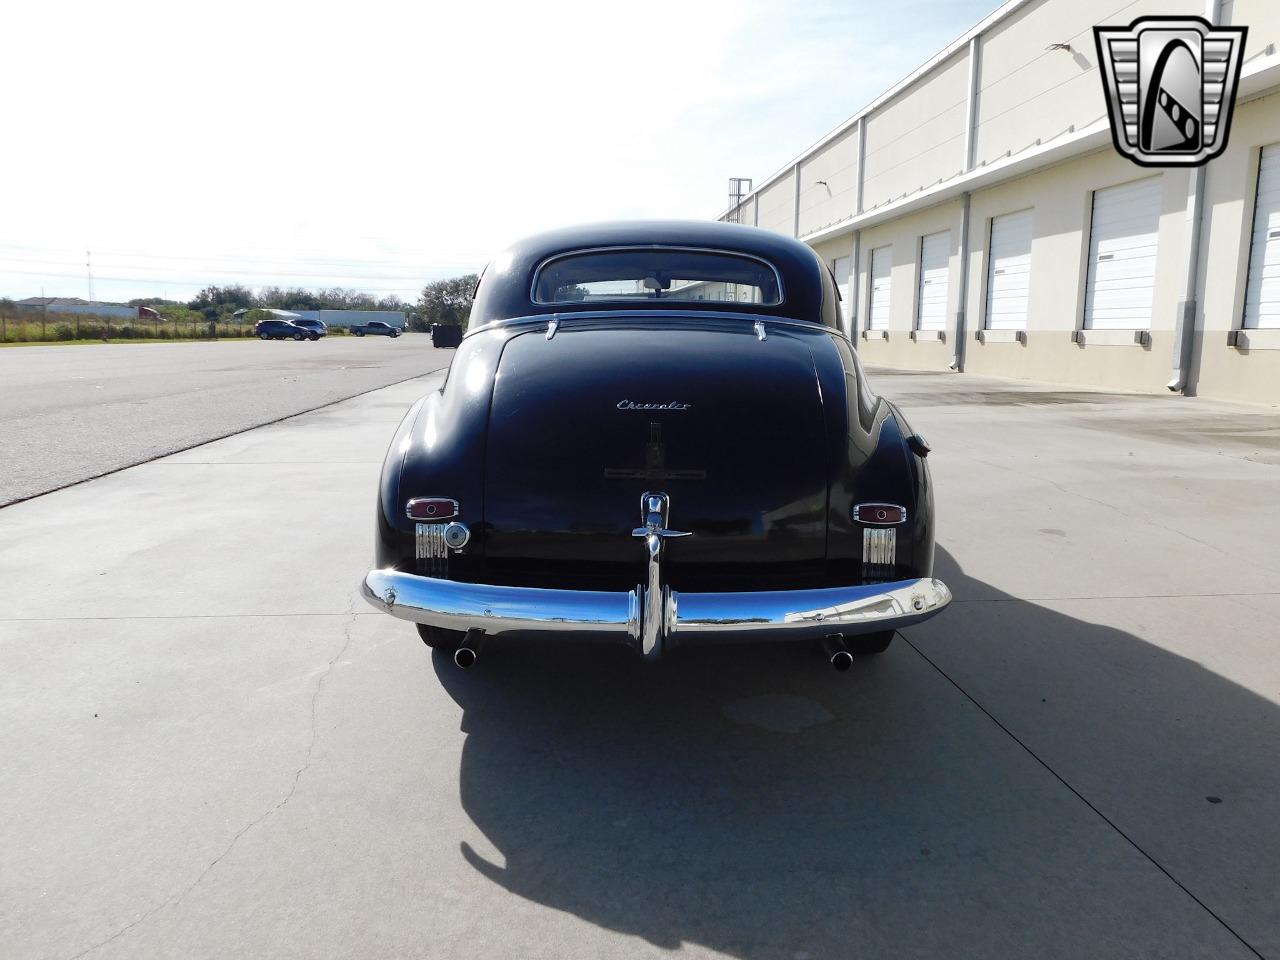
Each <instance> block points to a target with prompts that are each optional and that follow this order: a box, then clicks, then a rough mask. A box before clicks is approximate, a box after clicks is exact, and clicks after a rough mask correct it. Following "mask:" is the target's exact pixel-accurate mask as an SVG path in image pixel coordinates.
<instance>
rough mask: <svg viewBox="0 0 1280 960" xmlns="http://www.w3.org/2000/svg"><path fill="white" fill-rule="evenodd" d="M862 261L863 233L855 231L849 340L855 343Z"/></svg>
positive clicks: (850, 278) (850, 285)
mask: <svg viewBox="0 0 1280 960" xmlns="http://www.w3.org/2000/svg"><path fill="white" fill-rule="evenodd" d="M861 259H862V231H861V230H855V231H853V252H852V259H851V260H850V261H849V300H850V304H849V330H848V334H849V339H850V340H851V341H853V343H855V344H856V343H857V342H858V315H859V313H860V311H859V310H858V304H859V299H858V289H859V284H858V281H859V280H860V279H861V276H862V274H861V270H860V269H859V261H860V260H861Z"/></svg>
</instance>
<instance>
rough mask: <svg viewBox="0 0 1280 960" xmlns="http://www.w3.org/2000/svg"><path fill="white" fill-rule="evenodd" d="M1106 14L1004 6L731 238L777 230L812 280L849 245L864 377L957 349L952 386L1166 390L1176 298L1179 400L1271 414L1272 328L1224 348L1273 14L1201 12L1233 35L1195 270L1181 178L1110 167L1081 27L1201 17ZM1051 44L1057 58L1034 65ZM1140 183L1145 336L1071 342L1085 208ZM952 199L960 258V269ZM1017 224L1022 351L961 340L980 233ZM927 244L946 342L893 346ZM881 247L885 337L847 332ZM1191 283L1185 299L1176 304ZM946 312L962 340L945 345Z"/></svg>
mask: <svg viewBox="0 0 1280 960" xmlns="http://www.w3.org/2000/svg"><path fill="white" fill-rule="evenodd" d="M1116 6H1117V5H1116V3H1115V0H1026V2H1021V3H1019V2H1016V0H1015V2H1011V3H1008V4H1006V5H1005V7H1003V8H1001V9H1000V10H999V11H997V12H996V13H994V14H993V15H992V17H991V18H988V20H986V21H984V22H983V23H982V24H980V25H979V27H978V28H975V30H974V31H972V32H971V33H970V34H968V35H966V36H965V37H962V38H960V39H959V40H957V41H956V42H955V43H954V44H952V45H951V46H950V47H948V48H947V49H946V50H944V51H942V52H941V53H939V54H938V55H937V56H936V57H935V58H934V60H933V61H930V62H929V63H928V64H927V65H925V66H924V67H922V68H921V69H920V70H919V71H918V72H917V74H916V75H914V76H912V77H911V78H909V79H908V80H907V81H904V83H903V84H901V85H900V86H899V87H897V88H894V89H893V90H892V91H890V92H888V93H886V94H885V95H884V96H883V97H882V98H880V99H879V100H877V101H876V102H874V103H873V104H871V105H870V106H869V107H868V108H867V109H866V110H865V111H864V112H863V113H862V114H860V115H859V116H857V117H854V118H852V119H851V120H850V121H848V122H847V123H846V124H844V125H843V126H842V127H841V128H840V129H839V130H838V131H837V132H835V133H833V134H832V135H831V136H829V137H828V138H826V139H825V140H824V141H823V142H822V143H820V144H819V145H818V146H817V147H815V148H813V149H812V150H810V151H808V152H807V153H806V154H804V155H802V156H801V157H799V158H797V159H796V160H795V161H793V165H792V167H791V169H789V170H788V171H786V172H784V174H783V175H782V176H781V177H779V178H778V179H777V180H776V181H774V182H772V183H769V184H767V185H766V186H765V187H764V188H763V189H762V190H760V191H758V192H757V193H756V194H755V195H753V197H752V198H751V199H749V200H748V201H747V204H746V205H744V215H743V217H742V219H743V222H747V223H750V222H753V220H755V219H756V210H757V209H758V222H759V224H760V225H761V226H763V227H766V228H767V229H771V230H776V231H778V232H780V233H784V234H787V235H791V234H793V233H796V232H797V231H796V224H797V218H798V224H799V229H798V234H799V236H800V237H801V238H802V239H806V240H807V241H808V242H810V243H811V244H812V245H813V246H814V248H815V250H816V251H817V252H818V254H819V255H820V256H821V257H822V258H823V259H824V260H825V261H826V262H827V264H828V265H829V266H831V265H834V262H835V260H836V258H837V257H844V256H850V255H851V254H852V253H853V251H854V249H855V244H856V249H857V251H858V253H857V257H856V261H855V264H854V278H853V281H852V284H851V285H852V286H853V287H854V288H855V289H856V297H855V300H856V302H855V303H854V304H853V311H852V312H853V329H854V333H855V336H856V337H857V347H858V350H859V351H860V352H861V354H862V356H863V357H864V358H865V359H866V360H867V361H868V362H870V363H878V364H887V365H892V366H898V367H907V368H917V369H942V368H946V367H947V366H949V365H951V364H953V363H954V362H955V361H956V360H957V353H958V352H959V353H962V354H963V368H964V370H966V371H967V372H972V373H980V374H990V375H995V376H1005V377H1024V378H1029V379H1036V380H1046V381H1053V382H1060V383H1078V384H1083V385H1090V386H1098V387H1104V388H1110V389H1121V390H1137V391H1150V392H1162V391H1164V390H1165V389H1166V384H1168V383H1169V382H1170V381H1171V380H1174V379H1175V374H1176V373H1177V370H1176V367H1175V364H1176V360H1177V354H1176V351H1175V346H1176V344H1177V342H1178V340H1179V332H1178V327H1179V323H1180V321H1181V314H1182V308H1183V301H1184V298H1186V297H1188V296H1192V297H1197V293H1198V304H1197V306H1198V310H1197V315H1196V318H1195V323H1196V326H1195V331H1194V334H1193V342H1194V349H1193V354H1192V357H1191V359H1190V362H1189V363H1188V364H1187V365H1186V366H1185V368H1184V372H1185V373H1186V375H1187V388H1188V391H1189V392H1196V393H1199V394H1202V395H1205V396H1215V397H1223V398H1230V399H1239V400H1251V401H1255V402H1264V403H1270V404H1280V330H1274V331H1264V332H1262V333H1257V332H1254V333H1248V334H1246V335H1245V336H1237V335H1236V331H1239V329H1240V327H1241V322H1242V318H1243V313H1244V299H1245V288H1246V283H1247V280H1248V264H1249V254H1250V243H1251V239H1252V229H1253V216H1254V200H1255V193H1256V187H1257V177H1258V163H1259V154H1260V151H1261V149H1262V147H1263V146H1267V145H1272V144H1280V52H1278V51H1280V0H1226V2H1224V3H1223V4H1222V6H1221V16H1220V18H1219V21H1220V22H1221V23H1224V24H1235V25H1239V24H1247V25H1248V27H1249V37H1248V43H1247V47H1246V57H1245V62H1244V66H1243V68H1242V77H1243V79H1242V88H1241V89H1242V97H1243V99H1242V101H1241V102H1240V103H1239V105H1238V106H1237V108H1236V110H1235V116H1234V119H1233V123H1232V127H1231V131H1230V141H1229V147H1228V149H1227V150H1226V151H1225V152H1224V153H1223V154H1222V156H1220V157H1218V158H1217V159H1215V160H1213V161H1212V162H1211V163H1210V164H1209V165H1208V166H1207V167H1206V168H1205V172H1204V183H1205V188H1204V204H1203V207H1202V215H1201V217H1200V223H1201V224H1202V235H1201V244H1200V263H1199V264H1198V265H1196V264H1192V263H1191V260H1190V257H1191V246H1192V244H1191V239H1192V236H1193V230H1194V228H1193V219H1192V212H1193V211H1194V209H1195V208H1194V189H1193V185H1194V183H1195V177H1194V175H1193V174H1192V173H1191V172H1190V171H1188V170H1187V169H1185V168H1171V169H1164V170H1160V169H1149V168H1143V167H1139V166H1137V165H1135V164H1133V163H1131V162H1130V161H1129V160H1127V159H1125V158H1123V157H1121V156H1120V155H1119V154H1117V153H1116V151H1115V150H1114V148H1113V147H1112V145H1111V143H1110V140H1109V133H1108V132H1107V125H1106V119H1105V118H1106V103H1105V98H1104V94H1103V91H1102V86H1101V80H1100V76H1099V71H1098V64H1097V53H1096V50H1095V45H1094V40H1093V32H1092V30H1093V26H1094V25H1095V24H1126V23H1129V22H1131V21H1132V20H1133V19H1135V18H1137V17H1139V16H1145V15H1164V16H1168V15H1175V14H1183V15H1197V16H1203V15H1204V14H1205V13H1206V12H1207V5H1206V4H1205V3H1204V2H1202V0H1190V2H1188V0H1134V2H1132V3H1130V4H1129V5H1126V6H1124V7H1123V9H1120V10H1117V9H1116ZM1055 44H1068V45H1069V49H1051V47H1052V46H1053V45H1055ZM975 48H976V49H977V51H978V55H977V57H976V58H975V64H976V74H974V75H973V76H972V77H971V73H970V68H971V65H970V55H971V51H973V50H974V49H975ZM971 81H972V83H971ZM971 87H972V88H973V89H975V90H976V94H975V95H974V97H973V99H972V100H970V90H971ZM970 118H972V128H970V125H969V124H970ZM860 136H861V138H862V144H861V148H862V154H863V156H862V162H861V164H860V163H859V149H860V143H859V139H860ZM970 142H971V146H972V151H973V157H972V164H971V165H968V164H967V161H968V160H969V158H968V157H967V156H966V149H965V148H966V144H967V143H970ZM797 171H798V175H799V191H798V195H797V190H796V172H797ZM1148 177H1155V178H1158V180H1159V194H1160V214H1159V218H1158V227H1157V242H1156V265H1155V278H1154V285H1153V286H1154V294H1153V301H1152V309H1151V325H1150V329H1149V331H1147V332H1146V333H1145V334H1143V333H1142V332H1141V331H1132V330H1129V331H1126V330H1108V331H1096V332H1091V331H1088V330H1084V331H1083V333H1081V331H1082V327H1083V325H1084V322H1085V321H1084V316H1085V304H1086V285H1087V276H1088V269H1089V267H1088V264H1089V253H1090V248H1089V243H1090V236H1089V235H1090V226H1091V222H1092V207H1093V200H1094V195H1095V192H1096V191H1098V190H1102V189H1105V188H1108V187H1114V186H1119V185H1123V184H1127V183H1131V182H1134V181H1138V180H1142V179H1145V178H1148ZM859 185H861V191H862V200H863V202H862V206H861V209H859V205H858V195H859ZM966 191H967V194H968V202H969V246H968V250H969V252H968V256H967V257H965V258H964V261H965V262H963V263H962V256H961V248H960V243H961V224H962V209H963V204H964V197H965V192H966ZM747 207H749V208H750V209H751V216H750V217H748V216H747V215H746V213H745V209H746V208H747ZM1021 210H1030V211H1031V232H1032V239H1031V266H1030V275H1029V294H1028V316H1027V326H1026V331H1025V335H1024V336H1018V332H1016V331H1012V330H999V331H991V332H990V333H984V335H983V336H981V337H979V336H976V334H977V333H978V332H979V331H983V329H984V327H985V319H986V317H985V314H986V306H987V304H986V300H987V280H988V277H987V272H988V268H989V256H988V246H989V241H990V230H991V222H992V218H993V217H996V216H999V215H1001V214H1006V213H1013V212H1017V211H1021ZM940 230H949V231H951V246H952V249H953V253H952V256H951V262H950V269H949V273H948V277H949V279H948V301H947V314H946V324H947V326H946V329H945V331H943V332H942V335H941V336H939V335H938V334H937V333H934V332H931V331H919V332H917V334H916V335H915V336H914V337H913V331H914V328H915V326H916V318H917V315H918V313H917V311H918V307H919V304H918V299H919V272H920V243H921V238H922V237H923V236H925V235H928V234H933V233H936V232H938V231H940ZM886 246H887V247H889V248H890V249H891V251H892V267H891V271H890V290H891V295H890V308H889V319H888V329H887V330H885V331H883V332H881V331H878V330H877V331H866V330H865V328H866V326H867V315H868V303H869V300H870V297H871V282H870V259H871V254H872V251H873V250H876V249H879V248H882V247H886ZM1197 267H1198V273H1195V272H1194V271H1195V270H1196V269H1197ZM962 272H963V275H964V277H965V281H967V296H966V297H965V302H964V303H963V304H961V303H960V301H959V295H960V287H961V285H962ZM1192 275H1194V276H1199V277H1200V278H1201V280H1200V282H1201V286H1200V289H1199V291H1198V292H1197V291H1192V292H1191V293H1190V294H1189V293H1188V290H1187V278H1188V277H1189V276H1192ZM935 289H936V288H935ZM961 314H962V315H963V318H964V323H965V335H964V338H963V342H957V327H956V324H957V316H958V315H961ZM935 315H936V314H935ZM1136 334H1138V335H1137V336H1135V335H1136Z"/></svg>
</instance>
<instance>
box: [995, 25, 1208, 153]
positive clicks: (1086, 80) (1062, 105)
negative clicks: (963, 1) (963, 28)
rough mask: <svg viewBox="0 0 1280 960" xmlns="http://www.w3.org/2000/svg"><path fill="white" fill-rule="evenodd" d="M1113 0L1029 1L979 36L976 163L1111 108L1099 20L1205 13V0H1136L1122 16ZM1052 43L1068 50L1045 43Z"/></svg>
mask: <svg viewBox="0 0 1280 960" xmlns="http://www.w3.org/2000/svg"><path fill="white" fill-rule="evenodd" d="M1116 7H1117V4H1116V3H1115V0H1069V2H1053V0H1050V2H1041V3H1029V4H1026V5H1025V6H1023V7H1021V8H1019V9H1018V10H1016V11H1014V12H1013V13H1012V14H1011V15H1009V16H1008V17H1006V18H1004V19H1003V20H1000V21H999V22H998V23H996V24H995V25H994V26H992V28H991V29H990V30H989V31H987V32H986V33H984V34H983V35H982V38H981V40H980V41H979V45H980V47H981V51H982V52H981V56H980V62H981V65H982V67H981V74H980V82H979V85H978V123H977V132H976V144H977V145H976V151H975V162H976V163H977V164H979V165H981V164H984V163H991V162H992V161H994V160H997V159H999V158H1001V157H1003V156H1005V154H1006V153H1018V152H1019V151H1021V150H1024V149H1026V148H1027V147H1029V146H1033V145H1034V144H1035V143H1036V142H1037V141H1047V140H1050V139H1052V138H1054V137H1058V136H1061V135H1062V134H1064V133H1067V132H1068V131H1069V130H1070V129H1071V128H1072V127H1074V128H1075V129H1082V128H1084V127H1086V126H1088V125H1089V124H1090V123H1093V122H1094V121H1095V120H1098V119H1100V118H1101V117H1103V116H1105V115H1106V110H1107V107H1106V103H1105V101H1104V100H1103V99H1102V87H1101V82H1100V80H1099V78H1098V54H1097V50H1096V49H1095V45H1094V41H1093V26H1094V24H1108V23H1115V24H1123V23H1128V22H1130V21H1131V20H1133V19H1135V18H1136V17H1139V16H1143V15H1145V14H1165V15H1172V14H1176V13H1195V14H1198V15H1203V14H1204V3H1203V0H1201V2H1187V0H1137V2H1135V3H1132V4H1130V5H1128V6H1126V7H1125V8H1124V10H1123V13H1122V14H1121V15H1120V16H1119V17H1117V16H1116V13H1117V11H1116ZM1050 43H1066V44H1069V45H1070V47H1071V49H1070V50H1047V49H1045V48H1046V47H1047V46H1048V45H1049V44H1050Z"/></svg>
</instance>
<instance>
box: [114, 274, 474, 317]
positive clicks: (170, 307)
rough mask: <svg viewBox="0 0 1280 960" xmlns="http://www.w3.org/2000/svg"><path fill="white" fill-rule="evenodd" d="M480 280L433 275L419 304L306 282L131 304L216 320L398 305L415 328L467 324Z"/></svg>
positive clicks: (215, 288) (215, 289) (226, 288)
mask: <svg viewBox="0 0 1280 960" xmlns="http://www.w3.org/2000/svg"><path fill="white" fill-rule="evenodd" d="M477 282H479V277H477V276H476V275H475V274H467V275H465V276H461V277H450V278H448V279H445V280H433V281H431V282H430V283H428V284H426V285H425V286H424V287H423V288H422V293H421V294H420V295H419V297H418V299H417V301H416V302H414V303H410V302H408V301H405V300H402V299H401V298H399V297H394V296H389V297H375V296H373V295H372V294H369V293H364V292H363V291H360V290H349V289H346V288H345V287H328V288H321V289H318V290H307V289H305V288H303V287H278V286H269V287H260V288H258V289H256V290H255V289H253V288H252V287H246V286H243V285H242V284H227V285H223V286H219V285H210V286H207V287H205V288H204V289H203V290H201V291H200V292H199V293H197V294H196V295H195V296H194V297H193V298H192V299H191V300H188V301H186V302H185V303H184V302H182V301H180V300H165V299H162V298H159V297H138V298H135V299H133V300H130V301H129V305H130V306H133V307H151V308H152V309H153V310H156V311H157V312H159V313H160V314H161V315H163V316H166V317H173V316H176V315H179V314H188V315H189V314H200V315H201V316H203V317H204V318H205V319H206V320H215V321H225V320H227V319H228V318H229V317H230V316H231V315H233V314H234V313H235V312H236V311H237V310H266V309H274V310H396V311H399V312H401V313H405V314H407V315H408V317H409V324H410V326H411V327H412V328H413V329H415V330H426V329H429V328H430V326H431V325H432V324H437V323H438V324H448V325H458V326H462V327H465V326H466V325H467V320H468V319H469V318H470V316H471V301H472V296H473V294H474V292H475V287H476V283H477ZM246 319H248V318H246ZM253 319H256V317H253Z"/></svg>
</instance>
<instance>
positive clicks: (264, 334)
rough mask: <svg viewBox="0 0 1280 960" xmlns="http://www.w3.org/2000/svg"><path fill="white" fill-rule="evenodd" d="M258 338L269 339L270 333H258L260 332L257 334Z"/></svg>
mask: <svg viewBox="0 0 1280 960" xmlns="http://www.w3.org/2000/svg"><path fill="white" fill-rule="evenodd" d="M258 339H259V340H270V339H271V334H269V333H260V334H258Z"/></svg>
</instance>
